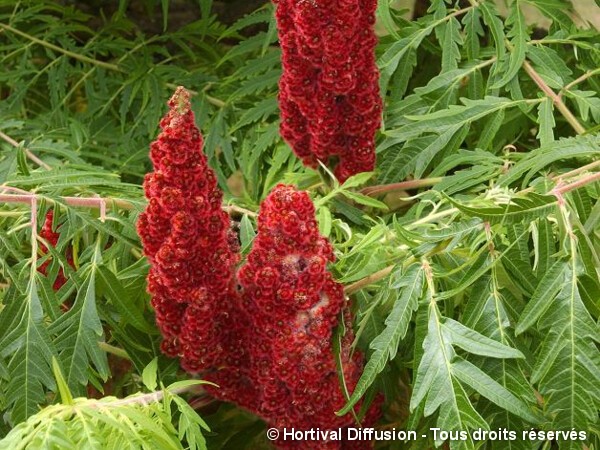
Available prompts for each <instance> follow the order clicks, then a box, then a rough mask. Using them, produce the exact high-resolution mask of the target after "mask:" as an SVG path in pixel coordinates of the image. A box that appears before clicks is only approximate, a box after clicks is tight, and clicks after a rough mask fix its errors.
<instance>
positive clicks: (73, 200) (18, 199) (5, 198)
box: [0, 194, 134, 210]
mask: <svg viewBox="0 0 600 450" xmlns="http://www.w3.org/2000/svg"><path fill="white" fill-rule="evenodd" d="M39 199H46V200H50V201H53V200H52V199H51V198H47V197H45V196H43V195H36V194H0V203H26V204H31V202H32V200H39ZM60 200H61V201H63V202H65V203H66V204H67V205H69V206H81V207H84V208H96V209H102V207H103V206H104V205H106V204H107V203H108V204H111V203H112V204H114V205H115V206H117V207H119V208H120V209H127V210H129V209H133V208H134V204H133V203H131V202H129V201H127V200H121V199H118V198H102V197H90V198H84V197H60Z"/></svg>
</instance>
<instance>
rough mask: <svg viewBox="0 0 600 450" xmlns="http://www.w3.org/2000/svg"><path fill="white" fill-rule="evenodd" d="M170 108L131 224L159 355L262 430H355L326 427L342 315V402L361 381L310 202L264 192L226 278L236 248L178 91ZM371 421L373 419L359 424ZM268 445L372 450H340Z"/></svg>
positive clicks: (278, 190)
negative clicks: (248, 239) (244, 250)
mask: <svg viewBox="0 0 600 450" xmlns="http://www.w3.org/2000/svg"><path fill="white" fill-rule="evenodd" d="M169 107H170V111H169V113H168V114H167V115H166V117H165V118H164V119H163V120H162V121H161V127H162V130H163V131H162V133H161V134H160V136H159V137H158V139H157V141H155V142H154V143H153V144H152V147H151V159H152V162H153V164H154V168H155V172H154V173H151V174H149V175H148V176H147V177H146V179H145V182H144V188H145V191H146V196H147V197H148V199H149V205H148V207H147V209H146V211H145V212H144V213H143V214H142V215H141V216H140V219H139V221H138V232H139V234H140V236H141V239H142V243H143V245H144V252H145V254H146V255H147V257H148V260H149V262H150V272H149V275H148V290H149V292H150V294H151V295H152V305H153V306H154V309H155V311H156V320H157V323H158V326H159V328H160V330H161V333H162V335H163V338H164V340H163V344H162V350H163V351H164V352H165V353H166V354H167V355H170V356H177V355H179V356H180V357H181V364H182V366H183V368H184V369H185V370H187V371H188V372H192V373H200V376H201V377H202V378H203V379H205V380H208V381H212V382H214V383H215V384H217V385H218V387H211V386H207V387H206V390H207V391H208V392H209V393H211V394H212V395H213V396H215V397H216V398H219V399H222V400H225V401H229V402H233V403H236V404H238V405H239V406H241V407H243V408H245V409H247V410H249V411H251V412H253V413H255V414H256V415H258V416H260V417H261V418H263V419H264V420H265V421H266V422H267V423H268V424H269V425H270V426H274V427H277V428H280V429H281V428H288V429H289V428H292V427H293V428H296V429H300V430H302V429H304V430H308V429H311V428H317V427H318V428H321V429H323V430H325V429H335V430H337V429H338V428H343V427H347V426H351V425H353V424H354V418H353V416H352V415H351V414H347V415H345V416H343V417H338V416H336V415H335V411H337V410H339V409H341V408H342V407H343V405H344V404H345V397H344V394H343V392H342V389H341V386H340V381H339V376H338V369H337V365H336V360H335V358H334V353H333V345H332V337H333V336H332V333H333V331H334V329H335V327H336V326H337V325H338V321H339V320H340V318H341V317H342V310H344V311H345V313H344V315H343V318H344V321H345V325H346V329H347V330H348V331H347V332H346V334H345V335H344V336H343V338H342V342H341V352H340V356H339V358H340V361H341V363H342V365H341V366H342V367H343V376H344V379H345V383H346V386H347V388H348V389H349V390H350V391H351V390H353V389H354V387H355V385H356V382H357V380H358V378H359V377H360V373H361V368H362V356H361V354H360V353H359V352H354V353H352V352H351V344H352V340H353V333H352V331H351V330H352V326H351V325H352V324H351V315H350V313H349V312H348V309H347V308H344V303H345V296H344V290H343V287H342V286H341V285H340V284H339V283H336V282H335V281H334V280H333V278H332V275H331V273H329V272H328V270H327V263H328V262H331V261H333V260H334V254H333V248H332V246H331V244H330V243H329V241H328V240H327V239H326V238H324V237H323V236H321V235H320V234H319V231H318V225H317V222H316V220H315V209H314V205H313V203H312V201H311V200H310V198H309V196H308V194H307V193H306V192H299V191H297V190H296V189H295V188H293V187H291V186H285V185H278V186H276V187H275V188H274V190H273V191H272V192H271V193H270V194H269V195H268V196H267V198H266V199H265V200H264V202H263V203H262V205H261V208H260V211H259V215H258V233H257V235H256V238H255V240H254V243H253V247H252V249H251V251H250V253H249V254H248V259H247V261H246V263H245V264H244V265H243V266H242V267H241V268H240V269H239V271H238V272H237V273H236V272H235V266H236V264H237V263H238V261H239V259H240V256H239V253H240V252H239V243H238V241H237V237H236V236H233V235H232V234H231V232H230V222H229V217H228V216H227V215H226V214H225V213H224V212H223V211H222V209H221V206H222V205H221V201H222V193H221V191H220V190H219V188H218V187H217V183H216V179H215V175H214V172H213V171H212V170H211V169H210V168H209V167H208V165H207V162H206V157H205V156H204V154H203V153H202V149H201V148H202V138H201V136H200V133H199V131H198V129H197V128H196V126H195V125H194V116H193V113H192V112H191V110H190V105H189V98H188V94H187V92H186V91H185V90H183V88H180V89H178V90H177V92H176V93H175V95H174V96H173V98H172V99H171V100H170V101H169ZM238 284H239V286H238ZM378 411H379V408H378V406H374V407H373V408H371V410H370V413H369V414H368V418H367V421H368V423H373V422H374V421H375V420H376V418H377V415H378ZM366 423H367V422H364V423H363V425H365V424H366ZM312 444H314V446H311V445H312ZM356 444H358V446H356ZM277 445H278V446H279V447H281V448H299V447H300V448H306V449H312V448H314V449H342V448H369V447H370V444H369V443H367V442H358V443H357V442H354V443H352V447H350V444H349V443H347V442H346V443H344V442H339V441H328V442H323V441H315V442H313V443H307V442H292V443H291V444H290V441H287V442H285V441H278V442H277Z"/></svg>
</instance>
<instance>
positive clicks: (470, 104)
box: [386, 96, 527, 140]
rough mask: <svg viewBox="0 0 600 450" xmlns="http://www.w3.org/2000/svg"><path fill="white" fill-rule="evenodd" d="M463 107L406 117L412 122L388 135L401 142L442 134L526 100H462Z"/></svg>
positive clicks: (487, 98) (387, 133) (495, 98)
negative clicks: (425, 134)
mask: <svg viewBox="0 0 600 450" xmlns="http://www.w3.org/2000/svg"><path fill="white" fill-rule="evenodd" d="M461 101H462V102H463V105H450V107H448V108H447V109H443V110H440V111H436V112H433V113H430V114H423V115H418V116H417V115H414V116H410V115H409V116H406V117H407V118H408V119H410V120H412V121H413V123H409V124H407V125H405V126H403V127H400V128H397V129H392V130H388V131H387V132H386V135H387V136H388V137H391V138H396V139H399V140H408V139H410V138H413V137H416V136H418V135H420V134H421V133H424V132H430V133H436V134H439V133H442V132H444V131H446V129H448V128H450V127H455V126H465V125H466V124H468V123H470V122H474V121H476V120H479V119H482V118H483V117H486V116H487V115H489V114H492V113H494V112H496V111H499V110H502V109H507V108H515V107H518V106H523V105H525V104H526V103H527V101H526V100H510V99H508V98H503V97H493V96H487V97H485V98H484V99H481V100H470V99H467V98H462V99H461Z"/></svg>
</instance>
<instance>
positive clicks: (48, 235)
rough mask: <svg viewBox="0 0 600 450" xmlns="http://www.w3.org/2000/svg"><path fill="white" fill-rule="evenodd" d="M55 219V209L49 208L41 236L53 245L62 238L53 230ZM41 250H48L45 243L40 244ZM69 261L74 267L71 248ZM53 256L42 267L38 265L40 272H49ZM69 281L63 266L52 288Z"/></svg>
mask: <svg viewBox="0 0 600 450" xmlns="http://www.w3.org/2000/svg"><path fill="white" fill-rule="evenodd" d="M53 220H54V211H53V210H49V211H48V212H47V213H46V218H45V220H44V225H42V229H41V230H40V237H42V238H44V239H45V240H46V241H47V242H48V243H49V244H50V245H52V247H56V244H57V243H58V239H59V238H60V233H59V232H58V230H57V231H54V230H52V222H53ZM40 248H41V250H42V251H43V252H44V253H46V252H48V247H46V246H45V245H44V244H41V245H40ZM66 257H67V262H68V263H69V265H70V266H71V267H73V264H74V263H73V252H72V250H71V248H68V249H67V251H66ZM50 263H51V258H48V259H47V260H46V261H44V262H43V263H42V265H41V266H40V267H38V272H40V273H41V274H44V275H46V274H47V273H48V266H50ZM66 282H67V278H66V277H65V272H64V271H63V268H62V267H61V268H60V269H59V270H58V274H57V275H56V279H55V280H54V284H53V285H52V289H54V290H55V291H58V290H59V289H60V288H61V287H63V285H64V284H65V283H66Z"/></svg>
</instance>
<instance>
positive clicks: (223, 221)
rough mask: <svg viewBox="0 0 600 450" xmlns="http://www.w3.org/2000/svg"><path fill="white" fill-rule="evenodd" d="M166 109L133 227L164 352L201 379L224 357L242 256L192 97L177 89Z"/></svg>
mask: <svg viewBox="0 0 600 450" xmlns="http://www.w3.org/2000/svg"><path fill="white" fill-rule="evenodd" d="M168 104H169V108H170V109H169V112H168V114H167V115H166V116H165V117H164V118H163V119H162V120H161V122H160V126H161V128H162V132H161V133H160V135H159V136H158V139H157V140H156V141H155V142H153V143H152V145H151V148H150V158H151V160H152V163H153V165H154V172H153V173H150V174H148V175H147V176H146V178H145V180H144V189H145V192H146V197H147V198H148V201H149V204H148V207H147V209H146V211H144V212H143V213H142V214H141V215H140V218H139V221H138V224H137V226H138V233H139V235H140V237H141V239H142V243H143V246H144V253H145V254H146V256H147V257H148V260H149V262H150V272H149V274H148V291H149V292H150V294H151V295H152V306H153V307H154V309H155V311H156V320H157V323H158V325H159V328H160V330H161V332H162V334H163V337H164V341H163V343H162V349H163V351H164V352H165V353H166V354H168V355H171V356H176V355H180V356H181V358H182V366H183V367H184V368H185V369H186V370H188V371H190V372H198V371H200V370H203V369H207V368H209V367H213V366H214V365H215V364H216V363H217V360H218V359H219V358H220V355H221V354H222V353H223V348H222V342H223V335H224V334H225V333H226V332H227V330H226V328H227V327H226V325H224V324H223V319H224V318H226V317H223V316H226V315H227V313H226V311H227V308H228V305H227V303H228V302H229V301H230V299H231V298H232V297H233V296H235V286H234V282H233V280H234V277H233V275H234V269H235V265H236V264H237V262H238V258H239V256H238V252H237V241H236V240H235V239H231V235H230V233H231V231H230V219H229V216H228V215H227V214H226V213H225V212H224V211H222V209H221V199H222V192H221V191H220V190H219V189H218V188H217V180H216V176H215V173H214V172H213V170H212V169H211V168H210V167H209V166H208V164H207V160H206V156H205V155H204V153H203V152H202V144H203V142H202V137H201V135H200V132H199V131H198V128H197V127H196V125H195V123H194V113H193V112H192V110H191V109H190V100H189V93H188V92H187V91H186V90H185V89H184V88H181V87H180V88H178V89H177V91H176V92H175V94H174V95H173V97H172V98H171V99H170V100H169V103H168ZM198 343H201V345H198Z"/></svg>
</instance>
